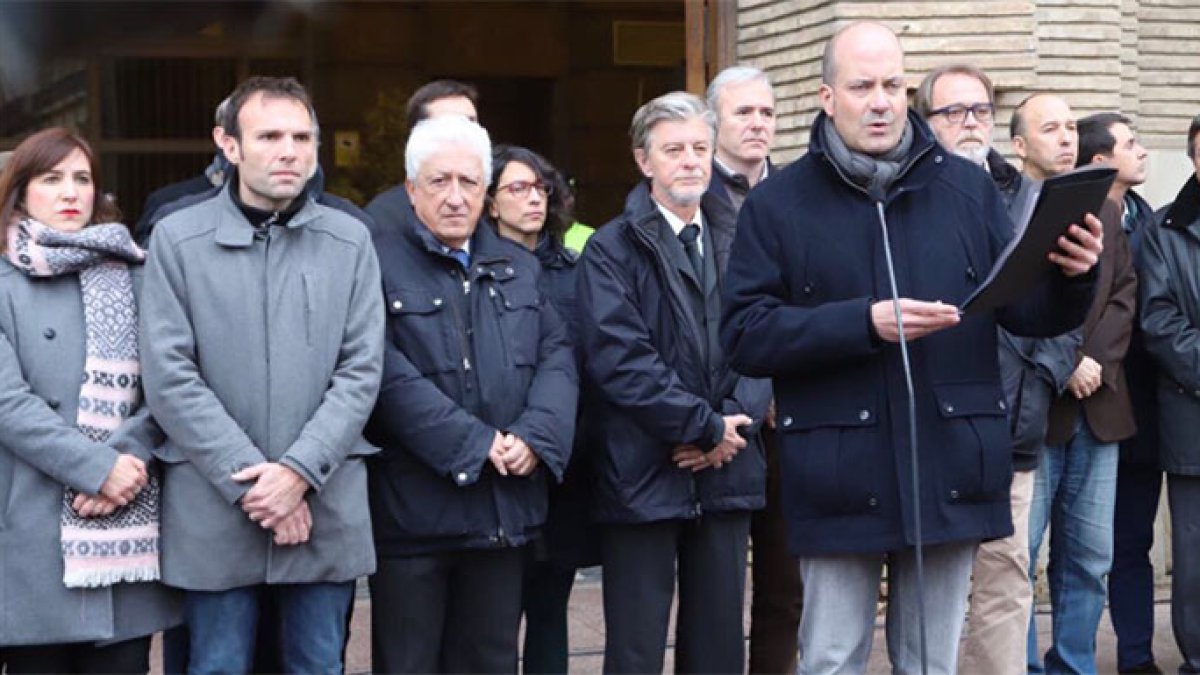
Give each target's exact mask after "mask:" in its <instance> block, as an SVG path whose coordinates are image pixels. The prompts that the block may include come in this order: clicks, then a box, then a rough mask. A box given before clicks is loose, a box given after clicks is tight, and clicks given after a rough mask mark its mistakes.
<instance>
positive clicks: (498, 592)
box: [367, 115, 578, 673]
mask: <svg viewBox="0 0 1200 675" xmlns="http://www.w3.org/2000/svg"><path fill="white" fill-rule="evenodd" d="M405 163H406V170H407V174H408V179H407V181H406V189H407V192H408V195H409V198H410V199H411V201H412V205H413V208H412V211H411V215H410V218H409V220H408V222H405V223H401V224H400V225H401V226H400V227H393V228H386V229H380V230H377V231H376V232H375V247H376V251H377V252H378V254H379V256H380V259H381V260H382V267H383V293H384V302H385V304H386V307H387V312H388V328H387V341H386V345H385V351H384V373H383V383H382V385H381V388H380V393H379V400H378V402H377V404H376V407H375V413H374V415H373V416H372V419H371V421H370V423H369V424H368V428H367V434H368V437H369V438H370V439H371V440H372V441H374V442H375V443H377V444H378V445H379V446H380V447H381V448H382V449H383V451H382V453H381V454H380V456H379V458H378V461H375V462H374V463H373V464H372V466H371V467H370V499H371V515H372V522H373V526H374V531H375V545H376V551H377V553H378V557H379V561H378V572H377V573H376V574H375V575H374V576H373V577H372V578H371V596H372V603H371V604H372V607H371V610H372V616H371V623H372V632H373V637H374V645H373V650H372V659H373V664H372V665H373V670H375V671H377V672H388V673H434V672H467V673H495V672H512V671H514V670H515V669H516V664H517V631H518V624H519V623H520V612H521V576H522V548H523V546H524V545H525V544H526V543H528V542H529V541H531V540H532V539H533V538H534V537H536V535H537V533H538V530H539V528H540V527H541V526H542V524H543V523H544V522H545V519H546V487H547V483H548V481H550V480H561V479H562V475H563V469H564V467H565V466H566V463H567V459H568V456H569V454H570V448H571V442H572V437H573V435H574V420H575V403H576V398H577V395H578V384H577V376H576V372H575V360H574V356H573V353H572V350H571V345H570V342H569V340H568V338H567V333H566V328H565V326H564V324H563V323H562V321H561V319H560V318H559V317H558V315H557V314H556V313H555V312H554V310H553V309H552V307H551V305H550V303H548V302H546V301H545V298H544V297H543V296H542V293H541V292H540V291H539V290H538V275H539V274H540V269H541V268H540V265H539V263H538V261H537V259H536V258H534V257H533V255H532V254H530V253H529V252H528V251H526V250H525V249H524V248H522V247H521V246H519V245H517V244H514V243H512V242H510V241H508V240H506V239H503V238H501V237H500V236H499V235H497V234H496V232H495V230H494V229H493V228H490V227H478V224H479V218H480V214H481V212H482V210H483V201H484V195H485V194H486V190H487V184H488V180H489V177H490V176H491V173H492V171H491V143H490V141H489V139H488V135H487V132H486V131H484V130H483V128H482V127H480V126H479V125H478V124H476V123H475V122H472V121H471V120H469V119H467V118H466V117H461V116H457V115H450V116H443V117H438V118H433V119H429V120H426V121H424V122H421V123H420V124H418V125H417V126H416V128H415V129H414V130H413V132H412V134H411V136H410V137H409V140H408V145H407V148H406V150H405Z"/></svg>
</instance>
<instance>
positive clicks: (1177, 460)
mask: <svg viewBox="0 0 1200 675" xmlns="http://www.w3.org/2000/svg"><path fill="white" fill-rule="evenodd" d="M1197 180H1200V179H1197V178H1196V177H1195V176H1193V177H1191V178H1188V181H1187V183H1185V184H1184V186H1183V189H1181V190H1180V191H1179V194H1178V195H1177V196H1176V197H1175V201H1174V203H1172V204H1171V205H1170V206H1169V207H1167V208H1166V210H1165V211H1164V212H1163V213H1162V218H1161V220H1160V221H1159V222H1158V223H1157V224H1155V225H1151V226H1150V227H1149V228H1147V229H1146V232H1145V234H1144V235H1143V238H1142V241H1141V250H1140V261H1139V264H1138V273H1139V277H1138V278H1139V282H1140V284H1139V289H1138V290H1139V292H1140V300H1141V324H1142V337H1143V338H1144V340H1145V346H1146V351H1148V352H1149V353H1150V355H1151V356H1152V357H1153V358H1154V360H1155V361H1156V362H1157V364H1158V382H1157V389H1158V406H1159V408H1158V433H1159V438H1158V442H1159V458H1160V459H1161V461H1162V468H1163V469H1164V470H1165V471H1167V472H1168V473H1174V474H1180V475H1185V476H1200V444H1197V443H1196V430H1197V429H1200V183H1198V182H1197ZM1139 428H1140V427H1139Z"/></svg>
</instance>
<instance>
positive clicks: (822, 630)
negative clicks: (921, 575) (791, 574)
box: [799, 541, 978, 675]
mask: <svg viewBox="0 0 1200 675" xmlns="http://www.w3.org/2000/svg"><path fill="white" fill-rule="evenodd" d="M977 543H978V542H974V541H972V542H965V543H954V544H941V545H937V546H927V547H926V548H925V551H924V562H925V633H926V646H927V657H928V664H929V673H931V674H944V675H954V673H955V672H956V670H957V660H958V639H959V636H960V635H961V634H962V629H963V618H964V617H965V616H966V612H967V594H968V592H969V589H970V586H971V567H972V565H973V564H974V562H975V548H976V546H977ZM885 559H886V560H887V563H888V607H887V646H888V657H889V658H890V659H891V662H892V672H893V673H896V674H897V675H909V674H916V673H920V672H921V632H920V631H921V625H920V620H919V612H918V602H917V571H916V553H915V551H914V550H913V549H906V550H904V551H897V552H893V553H890V554H886V555H885V554H882V553H863V554H849V555H830V556H820V557H813V558H800V578H801V579H802V580H803V582H804V613H803V614H802V615H801V618H800V644H801V645H802V647H801V649H800V669H799V672H800V675H834V674H841V673H863V672H866V670H867V659H868V658H869V657H870V655H871V642H872V640H873V638H874V637H875V608H876V603H877V602H878V600H879V581H880V577H881V575H882V570H883V563H884V560H885Z"/></svg>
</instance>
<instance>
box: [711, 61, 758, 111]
mask: <svg viewBox="0 0 1200 675" xmlns="http://www.w3.org/2000/svg"><path fill="white" fill-rule="evenodd" d="M754 80H761V81H762V82H763V83H764V84H766V85H767V88H768V89H770V90H771V96H772V97H774V96H775V87H773V86H772V85H771V78H769V77H767V74H766V73H764V72H763V71H761V70H759V69H758V68H755V67H754V66H730V67H728V68H726V69H725V70H722V71H721V72H719V73H717V76H716V77H714V78H713V81H712V82H710V83H709V85H708V91H707V92H706V93H705V98H706V99H707V100H708V107H709V108H712V110H713V112H714V113H716V114H718V115H720V114H721V108H720V106H719V105H718V104H719V103H720V101H719V100H718V99H720V97H721V90H722V89H724V88H725V87H728V86H729V85H731V84H742V83H743V82H753V81H754Z"/></svg>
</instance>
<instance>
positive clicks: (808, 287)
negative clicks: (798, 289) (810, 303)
mask: <svg viewBox="0 0 1200 675" xmlns="http://www.w3.org/2000/svg"><path fill="white" fill-rule="evenodd" d="M812 291H813V288H812V284H804V294H805V295H812Z"/></svg>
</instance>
